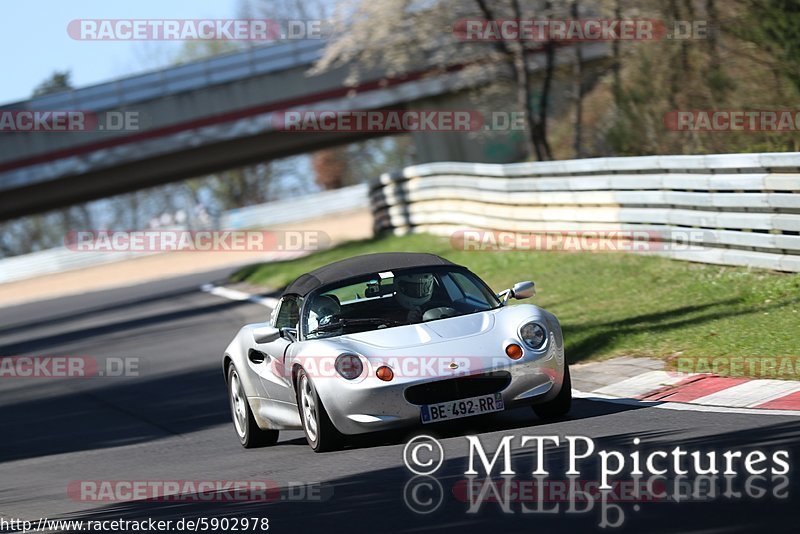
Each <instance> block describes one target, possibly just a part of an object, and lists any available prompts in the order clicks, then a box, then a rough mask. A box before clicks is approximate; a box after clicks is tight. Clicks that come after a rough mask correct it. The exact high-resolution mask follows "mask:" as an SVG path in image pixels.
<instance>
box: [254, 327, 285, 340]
mask: <svg viewBox="0 0 800 534" xmlns="http://www.w3.org/2000/svg"><path fill="white" fill-rule="evenodd" d="M279 337H281V332H280V330H278V329H277V328H274V327H272V326H260V327H258V328H255V329H253V339H254V340H255V342H256V343H272V342H273V341H275V340H276V339H278V338H279Z"/></svg>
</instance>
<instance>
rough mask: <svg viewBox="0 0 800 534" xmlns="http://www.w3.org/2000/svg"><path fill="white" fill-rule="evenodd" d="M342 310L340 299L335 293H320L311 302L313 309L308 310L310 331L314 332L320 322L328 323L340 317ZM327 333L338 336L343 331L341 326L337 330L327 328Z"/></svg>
mask: <svg viewBox="0 0 800 534" xmlns="http://www.w3.org/2000/svg"><path fill="white" fill-rule="evenodd" d="M341 312H342V307H341V305H340V304H339V299H338V298H336V296H334V295H320V296H318V297H317V298H315V299H314V300H313V301H312V302H311V309H310V310H309V312H308V331H309V332H313V331H314V330H316V329H317V328H318V327H319V326H320V324H327V323H329V322H331V321H334V320H336V319H337V318H338V316H339V314H340V313H341ZM325 333H326V334H328V335H333V336H338V335H340V334H341V333H342V330H341V328H340V329H337V330H326V331H325Z"/></svg>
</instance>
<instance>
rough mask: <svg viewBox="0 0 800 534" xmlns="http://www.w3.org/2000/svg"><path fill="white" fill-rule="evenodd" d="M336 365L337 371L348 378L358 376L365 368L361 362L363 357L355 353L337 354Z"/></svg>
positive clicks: (351, 378)
mask: <svg viewBox="0 0 800 534" xmlns="http://www.w3.org/2000/svg"><path fill="white" fill-rule="evenodd" d="M335 366H336V372H337V373H339V374H340V375H342V377H344V378H346V379H347V380H353V379H355V378H358V377H359V376H361V372H362V371H363V370H364V364H362V363H361V358H359V357H358V356H356V355H355V354H348V353H344V354H340V355H339V356H337V358H336V364H335Z"/></svg>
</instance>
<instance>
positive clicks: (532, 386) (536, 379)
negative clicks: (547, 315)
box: [318, 335, 564, 435]
mask: <svg viewBox="0 0 800 534" xmlns="http://www.w3.org/2000/svg"><path fill="white" fill-rule="evenodd" d="M503 373H507V374H508V375H509V379H508V380H506V381H504V382H501V381H498V380H494V381H493V385H496V387H497V388H498V389H495V390H494V391H490V389H492V388H491V387H490V386H487V387H483V386H480V385H479V386H477V387H474V388H463V389H464V391H463V394H462V396H460V397H458V398H467V397H470V396H477V395H473V394H472V393H475V392H476V391H477V392H478V393H479V394H489V393H495V392H500V393H501V394H502V397H503V403H504V404H505V406H506V407H507V408H508V407H514V406H518V405H523V404H528V405H530V404H537V403H540V402H546V401H548V400H550V399H552V398H553V397H555V396H556V395H557V394H558V392H559V391H560V389H561V384H562V381H563V378H564V349H563V346H562V347H558V346H556V343H555V339H554V338H553V336H552V335H551V337H550V339H549V340H548V342H547V343H546V345H545V348H544V349H542V350H540V351H529V350H527V349H526V352H525V354H524V355H523V357H522V358H521V359H519V360H516V361H514V360H511V359H509V358H506V357H503V358H500V357H496V358H485V359H484V364H483V365H481V366H479V367H475V368H472V369H470V371H469V374H468V376H469V378H468V380H475V381H479V380H487V379H486V378H482V377H481V376H480V375H487V374H489V375H491V376H497V375H499V374H503ZM464 376H465V375H464V374H460V375H459V374H456V373H453V374H450V375H447V374H442V375H440V376H436V377H424V378H414V377H398V376H395V378H394V379H393V380H392V381H390V382H384V381H381V380H379V379H378V378H377V377H376V376H375V373H374V369H368V373H367V376H366V378H364V379H363V380H360V381H356V382H355V383H353V382H348V381H345V380H343V379H342V380H337V381H336V382H337V383H336V384H326V385H328V386H329V387H327V388H325V389H324V390H323V389H322V388H319V387H318V392H319V394H320V396H321V398H322V402H323V404H324V405H325V408H326V410H327V412H328V415H329V417H330V418H331V421H332V422H333V424H334V425H335V426H336V428H337V429H338V430H339V431H340V432H342V433H343V434H349V435H353V434H363V433H367V432H375V431H379V430H389V429H394V428H402V427H407V426H413V425H416V424H421V418H420V405H421V404H429V403H434V402H436V401H434V402H426V401H427V400H432V399H433V398H434V397H435V396H434V397H430V396H429V397H426V396H424V395H408V394H407V393H406V390H407V389H408V388H410V387H413V386H418V385H421V384H427V385H428V386H429V387H427V388H425V390H427V391H428V392H431V393H435V391H436V389H437V387H436V386H437V384H441V389H442V390H449V391H452V390H453V388H452V387H451V386H452V385H451V384H448V382H450V381H453V380H464ZM459 377H460V378H459ZM487 384H488V381H487ZM456 389H459V388H456ZM409 399H411V400H413V401H414V402H411V401H410V400H409ZM452 400H455V399H452Z"/></svg>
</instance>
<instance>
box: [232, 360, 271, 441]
mask: <svg viewBox="0 0 800 534" xmlns="http://www.w3.org/2000/svg"><path fill="white" fill-rule="evenodd" d="M228 396H229V397H230V399H231V415H232V416H233V426H234V427H235V428H236V435H237V436H239V442H240V443H241V444H242V447H244V448H245V449H252V448H255V447H264V446H267V445H275V444H276V443H277V442H278V434H279V432H278V431H277V430H262V429H261V428H259V426H258V424H257V423H256V420H255V418H253V413H252V411H251V410H250V404H249V403H248V402H247V395H245V393H244V387H243V386H242V380H241V378H239V373H238V372H237V371H236V367H234V366H233V364H231V366H230V368H228Z"/></svg>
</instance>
